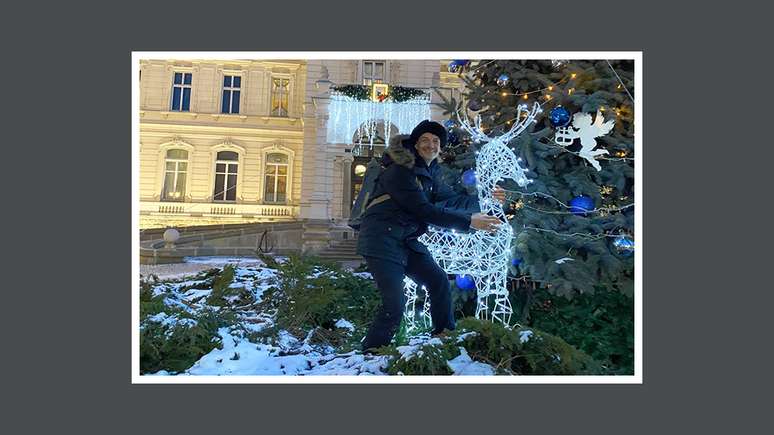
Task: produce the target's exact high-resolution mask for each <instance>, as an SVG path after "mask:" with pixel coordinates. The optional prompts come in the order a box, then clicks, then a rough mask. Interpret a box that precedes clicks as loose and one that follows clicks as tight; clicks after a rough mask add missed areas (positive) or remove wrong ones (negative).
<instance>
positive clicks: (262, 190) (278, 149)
mask: <svg viewBox="0 0 774 435" xmlns="http://www.w3.org/2000/svg"><path fill="white" fill-rule="evenodd" d="M269 154H284V155H285V156H286V157H287V158H288V162H287V168H288V169H287V177H286V179H285V201H284V202H272V201H268V200H267V198H266V178H267V176H268V174H267V173H266V167H267V164H268V159H269ZM295 154H296V153H295V152H294V151H293V150H292V149H290V148H287V147H284V146H280V145H277V144H274V145H270V146H268V147H264V148H262V149H261V171H260V174H261V178H260V185H259V186H258V188H259V191H258V192H259V197H260V202H261V203H262V204H266V205H291V204H292V198H293V165H295ZM276 183H277V181H276V179H275V186H276ZM276 193H277V192H276V190H275V192H274V194H275V198H276Z"/></svg>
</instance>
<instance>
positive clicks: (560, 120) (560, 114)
mask: <svg viewBox="0 0 774 435" xmlns="http://www.w3.org/2000/svg"><path fill="white" fill-rule="evenodd" d="M548 119H549V120H550V121H551V125H553V126H554V127H565V126H567V124H569V123H570V112H568V111H567V109H565V108H564V107H562V106H557V107H554V108H553V109H551V112H550V113H549V114H548Z"/></svg>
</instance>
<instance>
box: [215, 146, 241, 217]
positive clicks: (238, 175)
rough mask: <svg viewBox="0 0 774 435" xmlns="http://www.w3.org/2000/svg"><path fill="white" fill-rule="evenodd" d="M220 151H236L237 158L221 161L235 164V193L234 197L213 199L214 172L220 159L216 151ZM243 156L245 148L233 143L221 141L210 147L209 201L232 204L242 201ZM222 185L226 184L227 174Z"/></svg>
mask: <svg viewBox="0 0 774 435" xmlns="http://www.w3.org/2000/svg"><path fill="white" fill-rule="evenodd" d="M221 151H232V152H235V153H237V160H223V161H222V162H223V163H232V164H236V165H237V171H236V193H235V194H234V199H218V200H216V199H215V181H216V173H217V167H218V166H217V165H218V163H219V162H221V161H220V160H218V153H219V152H221ZM244 158H245V149H244V148H242V147H241V146H238V145H235V144H233V143H221V144H219V145H215V146H213V147H212V148H211V149H210V183H209V186H210V187H209V193H208V198H209V200H210V201H209V202H210V203H213V204H234V203H239V202H242V180H243V178H244V171H245V165H244ZM224 186H228V176H226V177H225V180H224Z"/></svg>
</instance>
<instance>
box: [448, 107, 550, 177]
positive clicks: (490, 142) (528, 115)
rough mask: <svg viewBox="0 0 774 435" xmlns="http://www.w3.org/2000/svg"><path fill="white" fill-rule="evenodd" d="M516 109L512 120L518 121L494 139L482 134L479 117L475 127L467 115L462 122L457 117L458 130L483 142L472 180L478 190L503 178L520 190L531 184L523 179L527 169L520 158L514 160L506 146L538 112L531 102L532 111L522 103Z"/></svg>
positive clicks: (538, 108) (514, 156) (533, 119)
mask: <svg viewBox="0 0 774 435" xmlns="http://www.w3.org/2000/svg"><path fill="white" fill-rule="evenodd" d="M517 109H518V110H517V113H516V119H518V120H519V121H517V122H515V123H514V124H513V127H511V129H510V130H508V132H506V133H505V134H502V135H500V136H495V137H489V136H487V135H486V134H484V132H483V130H482V128H481V117H480V116H476V120H475V126H471V125H470V121H469V119H468V118H467V116H465V119H464V120H463V119H460V118H459V114H457V118H458V119H459V121H460V125H461V127H462V128H463V129H464V130H465V131H467V132H468V133H469V134H470V135H471V137H472V138H473V140H474V141H478V142H484V143H485V144H484V146H483V147H482V148H481V150H480V151H479V152H478V156H477V158H476V178H477V179H478V180H479V188H480V189H486V190H491V189H492V188H493V187H494V185H495V184H496V183H497V182H498V181H500V180H502V179H504V178H510V179H512V180H514V181H516V183H517V184H518V185H519V186H521V187H524V186H526V185H527V184H529V183H531V182H532V180H530V179H529V178H527V175H526V172H527V171H528V170H527V169H526V168H524V167H522V166H521V158H519V157H516V154H514V152H513V150H511V148H510V147H508V143H509V142H510V141H511V140H512V139H513V138H514V137H516V136H518V135H519V134H521V133H522V132H523V131H524V130H525V129H526V128H527V127H528V126H529V125H530V124H531V123H532V122H534V121H535V116H536V115H537V114H538V113H540V112H541V111H542V110H541V109H540V104H538V103H535V104H534V105H533V106H532V109H528V108H527V105H526V104H520V105H519V106H518V108H517Z"/></svg>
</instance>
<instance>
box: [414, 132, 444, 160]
mask: <svg viewBox="0 0 774 435" xmlns="http://www.w3.org/2000/svg"><path fill="white" fill-rule="evenodd" d="M416 149H417V154H419V156H420V157H422V158H423V159H425V161H426V162H428V163H430V162H432V161H433V159H435V158H437V157H438V154H439V153H440V152H441V139H440V138H439V137H438V136H436V135H434V134H433V133H422V136H419V139H417V144H416Z"/></svg>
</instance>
